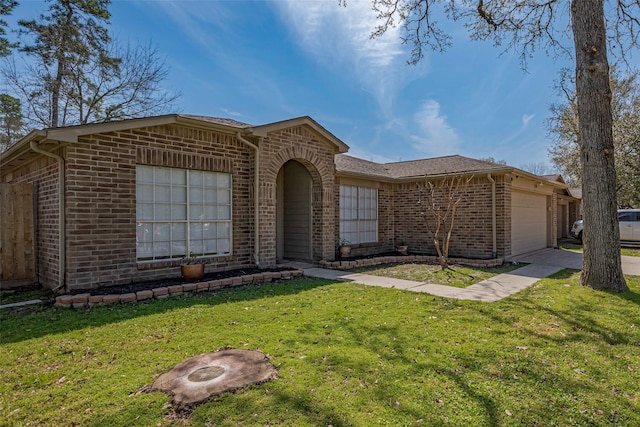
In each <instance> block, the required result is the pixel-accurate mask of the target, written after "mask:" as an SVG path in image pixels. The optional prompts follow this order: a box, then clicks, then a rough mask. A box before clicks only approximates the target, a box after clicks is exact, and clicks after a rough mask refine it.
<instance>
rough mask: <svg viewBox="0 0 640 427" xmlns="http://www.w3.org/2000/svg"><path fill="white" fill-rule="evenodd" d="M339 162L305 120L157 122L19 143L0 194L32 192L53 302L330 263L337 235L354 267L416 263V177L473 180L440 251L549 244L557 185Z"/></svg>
mask: <svg viewBox="0 0 640 427" xmlns="http://www.w3.org/2000/svg"><path fill="white" fill-rule="evenodd" d="M347 150H348V146H347V145H346V144H345V143H344V142H342V141H341V140H340V139H338V138H337V137H335V136H334V135H333V134H332V133H330V132H329V131H327V130H326V129H325V128H323V127H322V126H321V125H319V124H318V123H317V122H315V121H314V120H313V119H311V118H309V117H300V118H294V119H290V120H285V121H281V122H275V123H270V124H267V125H262V126H252V125H248V124H245V123H240V122H237V121H234V120H229V119H218V118H211V117H201V116H190V115H166V116H158V117H150V118H143V119H133V120H125V121H120V122H110V123H102V124H89V125H82V126H73V127H66V128H56V129H47V130H41V131H33V132H31V133H30V134H28V135H27V136H25V137H24V138H23V139H22V140H21V141H19V142H18V143H17V144H15V145H14V146H12V147H11V148H10V149H9V150H7V151H6V152H4V153H3V154H2V155H1V156H0V183H1V184H25V183H27V184H31V185H32V186H33V193H34V202H35V209H34V224H35V252H36V254H35V257H34V259H35V261H34V262H35V271H36V272H37V280H38V281H39V282H40V283H41V284H43V285H45V286H48V287H51V288H58V289H66V290H73V289H89V288H96V287H101V286H113V285H122V284H128V283H132V282H136V281H141V280H153V279H159V278H165V277H175V276H178V275H179V269H178V268H177V267H178V266H179V265H180V263H181V261H182V260H183V258H184V257H185V256H189V255H193V256H197V257H198V258H200V259H202V260H204V261H205V262H206V264H207V265H206V268H207V271H221V270H231V269H237V268H241V267H248V266H258V267H271V266H274V265H275V264H276V262H277V261H278V260H280V259H301V260H313V261H319V260H332V259H334V258H335V257H336V248H337V242H338V241H339V239H340V238H341V237H343V238H346V239H347V240H349V241H350V242H351V243H352V245H353V254H354V255H365V254H373V253H381V252H386V251H391V250H393V248H394V246H395V245H396V244H397V242H398V241H399V240H404V241H405V242H406V243H407V244H408V245H409V247H410V250H411V251H414V252H423V253H432V252H433V250H432V248H431V245H430V243H429V240H428V239H427V238H426V234H425V232H424V231H422V230H423V227H421V225H420V219H419V218H418V216H417V211H416V209H417V208H416V197H417V186H418V185H420V184H423V183H424V180H425V176H427V177H428V178H429V179H437V178H438V177H442V176H445V175H452V174H463V175H467V176H471V175H473V179H472V181H471V183H470V184H469V187H468V188H467V193H468V194H467V195H466V196H465V198H464V203H463V205H462V206H461V207H460V209H459V214H458V217H459V221H458V225H457V226H456V231H455V235H454V237H453V246H452V248H451V254H452V255H456V256H465V257H473V258H495V257H500V258H508V257H509V256H512V255H515V254H517V253H523V252H526V251H529V250H534V249H539V248H543V247H548V246H551V247H552V246H555V245H556V240H557V227H555V226H551V225H552V224H557V223H558V220H557V218H556V212H557V204H558V198H559V193H560V192H562V191H563V190H566V185H565V184H564V183H562V182H560V181H558V180H548V179H545V178H542V177H539V176H536V175H532V174H530V173H527V172H524V171H521V170H518V169H516V168H512V167H509V166H505V165H498V164H494V163H488V162H484V161H479V160H475V159H469V158H465V157H461V156H449V157H442V158H436V159H425V160H418V161H412V162H399V163H389V164H377V163H373V162H368V161H365V160H361V159H357V158H354V157H351V156H347V155H345V154H344V153H345V152H347ZM256 172H257V173H256ZM567 200H569V201H574V200H570V199H567ZM3 209H6V207H5V206H4V205H3ZM2 258H3V259H2V262H3V263H5V264H6V263H8V262H12V261H11V260H9V259H8V258H7V256H6V254H5V251H3V255H2Z"/></svg>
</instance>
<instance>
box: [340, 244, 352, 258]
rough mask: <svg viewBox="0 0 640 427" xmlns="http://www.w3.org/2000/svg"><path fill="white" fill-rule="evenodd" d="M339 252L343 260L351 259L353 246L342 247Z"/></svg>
mask: <svg viewBox="0 0 640 427" xmlns="http://www.w3.org/2000/svg"><path fill="white" fill-rule="evenodd" d="M339 250H340V257H341V258H349V256H350V255H351V246H340V248H339Z"/></svg>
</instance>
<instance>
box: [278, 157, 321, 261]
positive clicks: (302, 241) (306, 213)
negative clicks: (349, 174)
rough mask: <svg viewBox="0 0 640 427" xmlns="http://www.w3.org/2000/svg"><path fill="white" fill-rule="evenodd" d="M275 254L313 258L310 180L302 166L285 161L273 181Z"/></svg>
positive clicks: (281, 257) (304, 258)
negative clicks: (274, 189) (274, 192)
mask: <svg viewBox="0 0 640 427" xmlns="http://www.w3.org/2000/svg"><path fill="white" fill-rule="evenodd" d="M276 188H277V189H276V219H277V220H276V258H277V259H278V260H281V259H298V260H310V259H312V258H313V247H312V242H313V241H312V233H313V218H312V215H313V211H312V188H313V180H312V178H311V174H310V173H309V171H308V170H307V168H306V167H305V166H303V165H302V164H301V163H299V162H297V161H295V160H289V161H288V162H286V163H285V164H284V165H283V166H282V168H281V169H280V171H279V172H278V178H277V181H276Z"/></svg>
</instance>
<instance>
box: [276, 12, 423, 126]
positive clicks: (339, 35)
mask: <svg viewBox="0 0 640 427" xmlns="http://www.w3.org/2000/svg"><path fill="white" fill-rule="evenodd" d="M273 5H274V7H275V8H276V10H278V11H279V13H280V14H281V16H282V22H283V24H284V25H286V26H287V27H288V28H289V31H290V32H291V33H292V34H293V36H294V37H295V39H296V40H297V42H298V44H299V46H300V47H301V48H302V49H303V50H304V51H305V52H306V53H307V54H308V55H309V56H311V57H313V58H314V59H315V60H316V61H318V62H319V63H320V64H322V66H325V67H328V68H329V69H332V70H333V72H335V73H339V74H341V76H342V77H346V78H347V79H351V80H353V81H354V83H356V84H359V85H360V86H361V88H362V90H364V91H365V92H368V93H370V94H371V95H372V97H373V98H374V99H375V101H376V103H377V104H378V108H379V111H380V117H381V118H382V120H383V121H393V120H394V117H393V116H394V114H393V112H392V111H393V103H394V99H395V98H396V96H397V93H398V91H399V90H401V89H402V87H404V86H405V85H407V84H408V83H409V82H410V81H411V80H413V79H415V78H416V77H417V76H419V75H420V74H423V73H424V70H425V67H426V64H425V63H423V64H421V65H420V66H419V67H408V66H407V65H406V59H407V58H408V53H407V49H406V47H405V46H403V45H402V41H401V38H400V32H401V31H402V30H401V28H399V27H392V28H389V29H388V30H387V32H386V33H385V34H384V35H382V36H381V37H376V38H371V33H372V31H373V30H374V29H375V28H376V26H377V25H379V22H378V20H377V18H376V14H375V12H374V11H373V10H372V9H371V0H351V1H349V2H348V5H347V6H346V7H340V6H338V2H337V0H317V1H299V0H288V1H277V2H273Z"/></svg>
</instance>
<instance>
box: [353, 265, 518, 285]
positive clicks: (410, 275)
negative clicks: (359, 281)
mask: <svg viewBox="0 0 640 427" xmlns="http://www.w3.org/2000/svg"><path fill="white" fill-rule="evenodd" d="M523 266H524V264H519V265H512V264H505V265H502V266H500V267H492V268H477V267H464V266H460V265H456V266H452V267H451V268H450V269H446V270H442V269H441V268H440V266H439V265H433V264H424V263H415V264H411V263H409V264H398V265H384V266H378V267H365V268H359V269H357V270H356V272H358V273H364V274H371V275H374V276H383V277H393V278H396V279H404V280H413V281H414V282H424V283H433V284H436V285H446V286H454V287H457V288H466V287H467V286H470V285H473V284H474V283H478V282H481V281H482V280H485V279H489V278H491V277H493V276H497V275H498V274H502V273H508V272H510V271H513V270H515V269H517V268H520V267H523Z"/></svg>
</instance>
